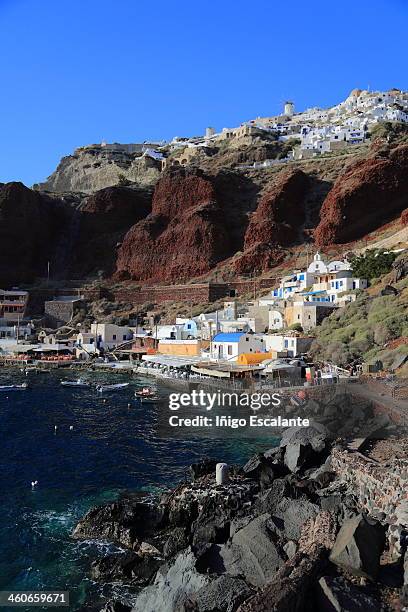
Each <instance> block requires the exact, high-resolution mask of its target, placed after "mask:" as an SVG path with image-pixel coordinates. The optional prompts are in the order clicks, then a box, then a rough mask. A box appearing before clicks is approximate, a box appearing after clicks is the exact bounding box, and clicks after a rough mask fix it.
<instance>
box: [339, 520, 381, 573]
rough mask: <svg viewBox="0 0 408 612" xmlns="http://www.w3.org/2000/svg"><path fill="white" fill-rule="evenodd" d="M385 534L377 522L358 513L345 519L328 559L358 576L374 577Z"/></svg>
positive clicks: (377, 569)
mask: <svg viewBox="0 0 408 612" xmlns="http://www.w3.org/2000/svg"><path fill="white" fill-rule="evenodd" d="M384 545H385V534H384V529H383V528H382V527H381V525H380V524H379V523H374V522H372V521H370V522H368V520H367V519H366V518H364V516H362V515H361V514H358V515H356V516H354V517H353V518H350V519H348V520H346V521H345V522H344V523H343V525H342V526H341V529H340V531H339V533H338V535H337V538H336V542H335V544H334V546H333V549H332V551H331V553H330V561H331V562H332V563H334V564H335V565H339V566H340V567H343V568H345V569H347V570H348V571H350V572H351V573H353V574H356V575H358V576H369V577H371V578H375V577H376V576H377V574H378V571H379V569H380V557H381V554H382V552H383V550H384Z"/></svg>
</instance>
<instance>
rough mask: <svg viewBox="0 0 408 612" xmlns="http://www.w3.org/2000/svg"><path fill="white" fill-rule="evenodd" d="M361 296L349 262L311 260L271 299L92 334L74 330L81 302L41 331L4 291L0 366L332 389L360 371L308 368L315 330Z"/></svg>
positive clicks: (66, 304)
mask: <svg viewBox="0 0 408 612" xmlns="http://www.w3.org/2000/svg"><path fill="white" fill-rule="evenodd" d="M366 288H367V280H366V279H363V278H355V277H354V275H353V272H352V269H351V265H350V263H349V262H348V261H347V260H346V259H344V260H333V261H328V260H326V259H325V257H324V256H323V255H322V254H321V253H320V252H316V253H315V254H314V256H313V259H312V261H311V262H310V263H309V265H308V266H307V268H305V269H303V270H294V271H293V272H292V274H290V275H287V276H284V277H282V279H281V281H280V283H279V286H278V287H277V288H276V289H273V290H272V291H271V292H270V293H268V294H267V295H264V296H262V297H259V298H257V299H253V300H251V301H248V302H242V301H238V300H235V299H234V300H232V299H229V300H227V301H225V302H224V305H223V308H222V309H220V310H217V311H214V312H205V313H204V312H202V313H200V314H199V315H197V316H194V317H191V318H185V317H176V318H175V320H174V321H173V322H172V323H171V324H160V323H159V322H157V321H156V322H155V321H154V320H153V321H149V320H148V318H147V319H146V318H145V319H144V320H143V321H139V320H138V321H136V323H135V322H134V321H133V322H132V321H129V323H128V324H127V325H117V324H114V323H109V322H106V321H103V320H100V321H95V322H93V323H92V324H91V326H90V327H89V328H84V327H82V326H81V324H78V325H77V326H76V327H75V326H74V327H73V326H72V324H71V321H72V318H73V316H74V314H75V309H76V307H77V306H78V305H80V304H81V302H82V296H80V295H79V296H62V297H56V298H54V299H53V300H50V301H48V302H46V303H45V306H44V319H43V320H41V322H42V323H43V322H44V321H45V322H47V323H48V326H43V325H41V324H40V325H35V323H34V321H32V320H30V319H29V318H27V316H26V312H27V304H28V300H29V294H28V292H26V291H20V290H18V289H14V290H9V291H2V292H1V299H0V316H1V319H0V361H1V363H2V364H3V365H8V364H9V365H12V364H13V365H15V364H16V363H17V364H20V365H21V367H22V368H23V369H26V370H27V371H30V370H33V369H35V368H38V367H43V366H45V367H47V366H49V367H53V366H54V367H55V366H57V367H58V366H73V367H76V366H81V367H92V368H102V369H119V370H122V371H123V370H124V369H125V370H126V369H127V370H131V371H134V372H135V373H139V374H140V373H142V374H150V375H152V376H155V377H162V378H166V379H170V380H171V379H173V380H175V381H180V380H189V379H197V378H198V379H200V380H202V381H208V382H211V381H214V383H216V384H217V385H219V384H220V383H226V384H232V385H234V386H237V385H238V386H245V385H254V384H258V383H262V382H263V383H264V384H271V385H273V386H285V385H286V386H298V385H301V384H304V382H307V384H322V383H324V382H328V383H332V382H336V381H337V380H338V379H339V378H340V377H342V378H344V377H351V376H353V375H356V374H357V373H358V372H359V371H361V366H360V365H359V366H358V367H356V368H350V369H348V370H346V369H344V368H341V367H338V365H337V364H335V363H325V364H319V365H318V366H315V365H314V364H313V363H311V362H310V360H309V359H308V351H309V349H310V347H311V345H312V343H313V340H314V335H313V329H315V328H316V327H317V326H318V325H320V323H321V322H322V321H323V320H324V319H325V318H326V317H327V316H329V315H330V314H332V313H333V312H334V310H336V309H338V308H342V307H344V306H345V305H346V304H348V303H350V302H351V301H353V300H355V298H356V295H357V294H358V293H359V292H361V291H364V290H365V289H366ZM52 325H53V326H54V327H52Z"/></svg>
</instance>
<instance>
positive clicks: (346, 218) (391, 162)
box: [315, 145, 408, 247]
mask: <svg viewBox="0 0 408 612" xmlns="http://www.w3.org/2000/svg"><path fill="white" fill-rule="evenodd" d="M407 205H408V145H402V146H399V147H397V148H395V149H393V150H391V151H389V152H382V154H381V155H377V156H375V157H373V158H371V159H366V160H362V161H359V162H357V163H355V164H353V165H352V166H351V167H350V168H349V169H348V170H347V171H346V172H345V173H344V174H342V175H341V176H339V178H338V179H337V181H336V182H335V184H334V186H333V188H332V189H331V191H330V193H329V194H328V196H327V198H326V199H325V201H324V202H323V205H322V208H321V211H320V223H319V225H318V226H317V228H316V231H315V241H316V244H317V245H318V246H319V247H324V246H326V245H329V244H334V243H346V242H350V241H352V240H355V239H357V238H361V237H362V236H364V235H365V234H367V233H368V232H370V231H372V230H374V229H376V228H377V227H379V226H380V225H381V224H383V223H385V222H386V221H389V220H390V219H392V218H393V217H396V216H398V214H399V213H401V211H403V210H404V209H405V208H406V207H407Z"/></svg>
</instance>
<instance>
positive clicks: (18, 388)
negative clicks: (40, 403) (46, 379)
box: [0, 383, 28, 391]
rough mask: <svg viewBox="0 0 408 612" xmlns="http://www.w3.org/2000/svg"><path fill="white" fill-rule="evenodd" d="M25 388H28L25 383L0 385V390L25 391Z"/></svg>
mask: <svg viewBox="0 0 408 612" xmlns="http://www.w3.org/2000/svg"><path fill="white" fill-rule="evenodd" d="M26 389H28V384H27V383H23V384H22V385H0V391H25V390H26Z"/></svg>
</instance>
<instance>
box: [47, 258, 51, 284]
mask: <svg viewBox="0 0 408 612" xmlns="http://www.w3.org/2000/svg"><path fill="white" fill-rule="evenodd" d="M49 284H50V262H49V261H47V287H48V285H49Z"/></svg>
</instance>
